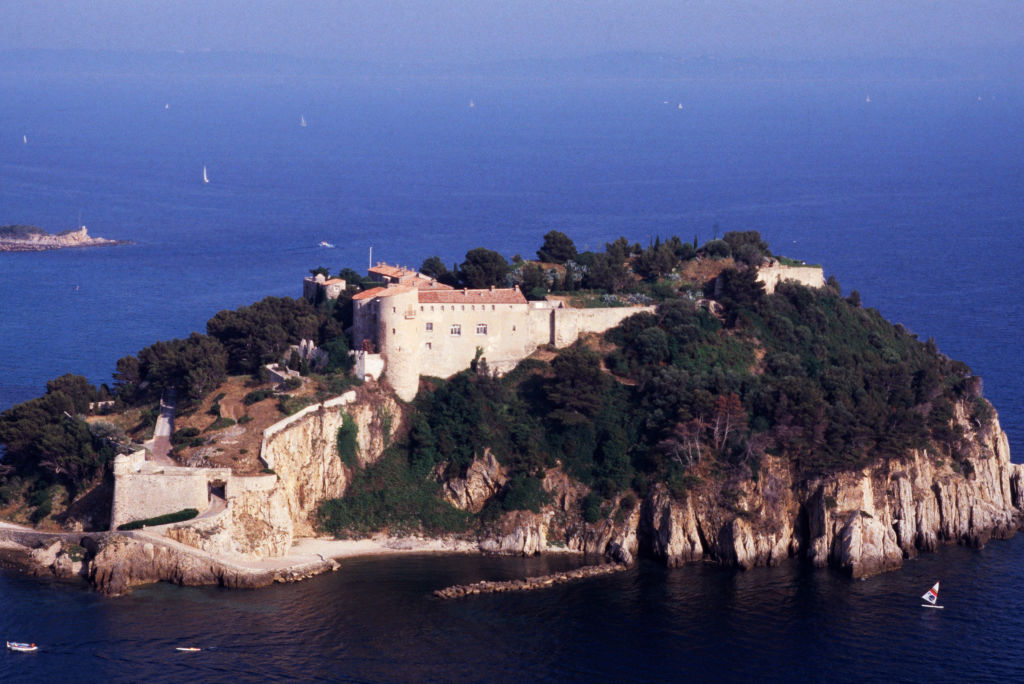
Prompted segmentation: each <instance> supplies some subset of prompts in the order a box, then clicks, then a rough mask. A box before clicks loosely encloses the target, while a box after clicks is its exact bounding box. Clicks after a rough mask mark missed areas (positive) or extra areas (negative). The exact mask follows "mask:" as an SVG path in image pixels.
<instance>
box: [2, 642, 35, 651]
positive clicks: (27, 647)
mask: <svg viewBox="0 0 1024 684" xmlns="http://www.w3.org/2000/svg"><path fill="white" fill-rule="evenodd" d="M7 650H8V651H17V652H18V653H35V652H36V651H38V650H39V647H38V646H36V645H35V644H26V643H24V642H21V641H8V642H7Z"/></svg>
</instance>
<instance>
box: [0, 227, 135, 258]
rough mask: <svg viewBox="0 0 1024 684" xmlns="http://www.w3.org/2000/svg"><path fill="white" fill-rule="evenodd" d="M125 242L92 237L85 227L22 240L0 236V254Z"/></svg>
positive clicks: (30, 235) (124, 243)
mask: <svg viewBox="0 0 1024 684" xmlns="http://www.w3.org/2000/svg"><path fill="white" fill-rule="evenodd" d="M126 244H128V242H127V241H125V240H109V239H107V238H101V237H92V236H90V235H89V231H87V230H86V228H85V226H82V227H81V228H79V229H78V230H71V231H68V232H66V233H58V234H56V235H51V234H50V233H46V232H38V233H30V234H29V235H28V236H27V237H24V238H20V237H19V238H11V237H2V236H0V252H43V251H46V250H51V249H71V248H75V247H103V246H111V245H126Z"/></svg>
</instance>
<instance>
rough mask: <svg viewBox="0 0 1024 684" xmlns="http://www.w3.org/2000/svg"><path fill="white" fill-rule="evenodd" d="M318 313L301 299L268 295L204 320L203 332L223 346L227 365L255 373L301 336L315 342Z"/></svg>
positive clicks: (238, 371) (299, 339) (237, 369)
mask: <svg viewBox="0 0 1024 684" xmlns="http://www.w3.org/2000/svg"><path fill="white" fill-rule="evenodd" d="M319 329H320V315H319V314H318V313H317V311H316V309H315V308H314V307H313V305H312V304H310V303H309V302H307V301H306V300H304V299H299V300H295V299H292V298H290V297H267V298H266V299H263V300H261V301H259V302H256V303H255V304H252V305H250V306H243V307H241V308H239V309H237V310H235V311H221V312H219V313H218V314H217V315H216V316H214V317H213V318H211V319H210V320H209V321H207V322H206V332H207V333H208V334H209V335H210V336H211V337H214V338H216V339H217V340H219V341H220V342H221V344H223V345H224V347H225V349H227V352H228V368H229V370H231V371H232V372H235V373H256V372H257V370H258V369H259V367H260V366H262V365H263V364H265V363H271V362H273V361H276V360H277V359H278V358H279V357H280V355H281V354H282V353H283V352H284V350H285V349H287V348H288V345H291V344H298V343H299V342H300V341H301V340H303V339H311V340H314V341H316V340H317V339H318V338H317V335H318V333H319Z"/></svg>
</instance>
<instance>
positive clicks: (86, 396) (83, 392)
mask: <svg viewBox="0 0 1024 684" xmlns="http://www.w3.org/2000/svg"><path fill="white" fill-rule="evenodd" d="M55 392H63V393H64V394H66V395H67V396H68V397H69V398H70V399H71V401H72V403H73V404H74V406H75V413H88V412H89V404H90V403H91V402H94V401H97V400H98V399H99V392H97V391H96V387H94V386H93V385H91V384H90V383H89V381H88V380H86V379H85V378H84V377H82V376H81V375H73V374H71V373H67V374H65V375H62V376H60V377H59V378H56V379H54V380H50V381H49V382H47V383H46V393H47V394H53V393H55Z"/></svg>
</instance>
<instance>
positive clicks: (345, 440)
mask: <svg viewBox="0 0 1024 684" xmlns="http://www.w3.org/2000/svg"><path fill="white" fill-rule="evenodd" d="M358 432H359V426H358V425H356V421H355V419H353V418H352V416H350V415H349V414H347V413H343V414H342V416H341V427H340V428H338V437H337V445H338V456H339V457H340V458H341V462H342V463H344V464H345V465H347V466H348V467H349V468H355V467H356V465H357V464H358V461H357V460H356V449H357V448H358V444H357V442H356V437H357V433H358Z"/></svg>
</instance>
